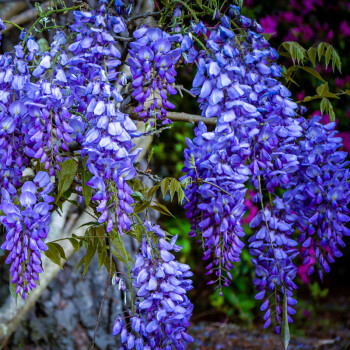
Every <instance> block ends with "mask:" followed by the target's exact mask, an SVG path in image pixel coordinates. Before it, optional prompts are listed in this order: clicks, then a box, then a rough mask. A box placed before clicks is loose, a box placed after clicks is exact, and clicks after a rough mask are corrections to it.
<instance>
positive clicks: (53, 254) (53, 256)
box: [44, 243, 63, 270]
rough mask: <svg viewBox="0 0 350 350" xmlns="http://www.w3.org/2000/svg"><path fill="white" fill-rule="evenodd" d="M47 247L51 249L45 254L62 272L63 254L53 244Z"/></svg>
mask: <svg viewBox="0 0 350 350" xmlns="http://www.w3.org/2000/svg"><path fill="white" fill-rule="evenodd" d="M47 247H48V248H49V249H48V250H47V251H46V252H44V253H45V255H46V256H47V257H48V258H49V259H50V260H51V261H52V262H53V263H54V264H56V265H58V266H59V267H60V268H61V269H62V270H63V268H62V265H61V254H60V252H59V250H58V249H57V248H56V246H55V245H54V244H52V243H48V244H47Z"/></svg>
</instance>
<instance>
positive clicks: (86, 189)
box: [81, 157, 92, 207]
mask: <svg viewBox="0 0 350 350" xmlns="http://www.w3.org/2000/svg"><path fill="white" fill-rule="evenodd" d="M86 162H87V157H84V159H83V170H82V173H81V183H82V187H83V196H84V198H85V204H86V206H87V207H88V206H89V205H90V202H91V197H92V188H91V187H90V186H88V185H87V184H86V183H87V182H88V181H89V180H90V179H91V177H92V174H91V173H90V172H89V171H88V170H87V169H86Z"/></svg>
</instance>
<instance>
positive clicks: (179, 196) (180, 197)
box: [177, 186, 185, 204]
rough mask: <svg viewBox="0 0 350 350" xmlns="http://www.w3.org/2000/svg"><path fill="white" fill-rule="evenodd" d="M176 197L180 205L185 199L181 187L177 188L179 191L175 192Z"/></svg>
mask: <svg viewBox="0 0 350 350" xmlns="http://www.w3.org/2000/svg"><path fill="white" fill-rule="evenodd" d="M177 196H178V198H179V204H182V202H183V200H184V199H185V192H184V190H183V189H182V187H181V186H180V187H179V190H178V192H177Z"/></svg>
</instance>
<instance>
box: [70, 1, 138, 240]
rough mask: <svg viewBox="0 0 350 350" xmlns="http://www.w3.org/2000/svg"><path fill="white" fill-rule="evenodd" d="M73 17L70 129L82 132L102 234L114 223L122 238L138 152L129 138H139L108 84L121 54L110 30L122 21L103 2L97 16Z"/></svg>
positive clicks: (118, 27) (115, 76)
mask: <svg viewBox="0 0 350 350" xmlns="http://www.w3.org/2000/svg"><path fill="white" fill-rule="evenodd" d="M74 18H75V24H73V25H72V30H74V31H75V32H76V33H77V40H76V41H75V42H74V43H73V44H72V45H70V47H69V50H70V51H71V52H72V53H73V54H74V57H73V58H72V59H70V61H69V62H68V65H69V68H68V70H69V72H70V80H69V82H70V86H71V87H72V89H73V91H74V92H73V94H74V95H75V98H76V99H77V102H78V103H79V104H78V108H77V110H78V112H80V113H82V115H83V117H84V118H83V119H79V118H75V119H74V121H73V123H72V126H73V129H74V128H76V127H77V126H78V127H80V130H85V134H82V135H81V137H80V139H81V143H82V146H83V148H82V153H81V155H82V157H85V156H87V162H86V166H87V169H88V170H89V171H90V172H91V173H92V174H93V177H92V178H91V179H90V180H89V181H88V182H87V185H88V186H90V187H92V188H93V189H94V190H95V193H94V195H93V197H92V200H94V201H97V203H98V206H97V209H96V210H97V212H99V213H101V214H100V216H99V220H98V221H99V222H100V223H104V222H107V232H110V231H111V230H112V228H113V224H114V223H116V225H117V229H118V231H119V233H120V234H123V230H125V231H128V230H129V229H130V225H131V221H130V219H129V217H128V215H129V214H131V213H132V207H131V204H132V203H133V199H132V197H131V194H132V192H133V191H132V189H131V188H130V187H129V185H128V184H127V180H130V179H132V178H133V177H134V176H135V175H136V171H135V169H134V167H133V163H134V162H135V161H136V158H137V156H138V153H139V151H140V149H136V150H134V151H133V152H131V149H132V147H133V146H134V144H133V143H132V142H131V138H132V137H136V136H139V134H138V133H137V132H136V126H135V124H134V123H133V122H132V121H131V119H130V118H129V117H128V115H127V114H124V113H121V112H120V111H119V110H118V109H116V104H118V103H119V102H121V101H123V98H122V96H121V94H120V93H119V91H118V89H117V87H116V86H114V84H113V83H114V82H116V81H117V79H118V73H117V72H116V67H118V66H119V65H120V61H119V59H118V58H120V52H119V51H118V49H117V47H116V43H115V40H114V39H113V36H112V35H111V34H110V33H109V30H113V31H114V32H115V33H119V32H122V31H124V30H125V29H126V25H125V23H124V20H123V19H122V18H121V17H113V16H110V15H108V14H105V2H103V1H102V2H101V7H100V9H99V10H98V11H96V13H90V12H79V11H76V12H74ZM84 121H86V122H87V123H86V124H85V125H84ZM76 132H77V134H78V131H76Z"/></svg>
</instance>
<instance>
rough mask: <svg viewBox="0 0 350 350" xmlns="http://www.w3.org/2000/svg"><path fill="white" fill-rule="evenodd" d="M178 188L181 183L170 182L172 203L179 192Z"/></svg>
mask: <svg viewBox="0 0 350 350" xmlns="http://www.w3.org/2000/svg"><path fill="white" fill-rule="evenodd" d="M178 187H179V182H178V181H177V180H176V179H172V180H171V182H170V198H171V201H172V200H173V198H174V194H175V192H177V190H178Z"/></svg>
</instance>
